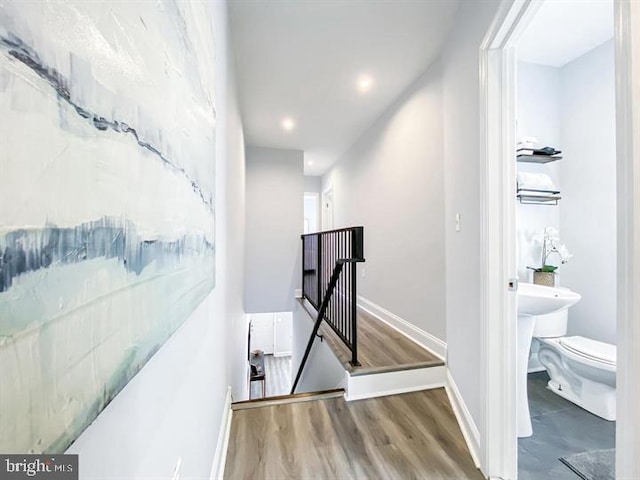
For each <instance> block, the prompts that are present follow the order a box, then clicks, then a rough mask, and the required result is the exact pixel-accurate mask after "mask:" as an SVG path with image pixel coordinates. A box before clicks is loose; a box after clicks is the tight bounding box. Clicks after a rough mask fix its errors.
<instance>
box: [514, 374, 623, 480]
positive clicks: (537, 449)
mask: <svg viewBox="0 0 640 480" xmlns="http://www.w3.org/2000/svg"><path fill="white" fill-rule="evenodd" d="M548 381H549V377H548V375H547V372H538V373H530V374H529V380H528V386H529V409H530V411H531V422H532V424H533V436H531V437H529V438H521V439H519V440H518V479H519V480H549V479H554V480H578V479H579V477H578V476H577V475H576V474H575V473H573V472H572V471H571V470H569V468H567V467H566V466H565V465H563V464H562V463H561V462H560V461H559V460H558V458H560V457H564V456H566V455H572V454H574V453H582V452H586V451H589V450H600V449H605V448H613V447H614V446H615V428H616V425H615V422H609V421H607V420H603V419H602V418H600V417H597V416H595V415H592V414H591V413H589V412H587V411H586V410H583V409H582V408H580V407H578V406H577V405H575V404H573V403H571V402H569V401H568V400H565V399H564V398H562V397H560V396H558V395H556V394H555V393H553V392H552V391H550V390H549V389H547V388H546V386H547V382H548Z"/></svg>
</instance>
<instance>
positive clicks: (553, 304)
mask: <svg viewBox="0 0 640 480" xmlns="http://www.w3.org/2000/svg"><path fill="white" fill-rule="evenodd" d="M581 298H582V297H581V296H580V294H578V293H576V292H572V291H571V290H569V289H566V288H554V287H545V286H543V285H534V284H531V283H521V284H520V285H519V286H518V360H517V389H518V398H517V402H518V403H517V412H518V437H530V436H531V435H532V434H533V429H532V427H531V415H530V414H529V397H528V393H527V367H528V365H529V351H530V349H531V339H532V338H533V329H534V327H535V325H536V315H546V314H547V313H554V312H559V311H560V310H564V309H565V308H569V307H570V306H572V305H574V304H576V303H577V302H578V301H579V300H580V299H581Z"/></svg>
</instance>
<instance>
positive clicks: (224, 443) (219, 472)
mask: <svg viewBox="0 0 640 480" xmlns="http://www.w3.org/2000/svg"><path fill="white" fill-rule="evenodd" d="M232 416H233V411H232V410H231V387H229V388H228V389H227V396H226V398H225V400H224V407H223V411H222V420H221V421H220V431H219V432H218V443H217V445H216V453H215V455H214V456H213V463H212V465H211V475H210V477H209V479H210V480H222V478H223V477H224V467H225V464H226V462H227V448H228V447H229V436H230V434H231V417H232Z"/></svg>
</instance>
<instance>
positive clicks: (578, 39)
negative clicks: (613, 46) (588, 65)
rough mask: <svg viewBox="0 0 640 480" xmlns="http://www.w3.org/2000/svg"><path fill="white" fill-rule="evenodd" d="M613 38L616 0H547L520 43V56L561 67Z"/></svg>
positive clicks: (526, 60) (532, 61)
mask: <svg viewBox="0 0 640 480" xmlns="http://www.w3.org/2000/svg"><path fill="white" fill-rule="evenodd" d="M611 38H613V0H546V1H545V2H544V3H543V4H542V5H541V6H540V9H539V10H538V12H537V13H536V15H535V17H534V18H533V19H532V21H531V23H530V24H529V25H528V26H527V29H526V31H525V32H524V34H523V36H522V38H521V40H520V42H519V43H518V58H519V60H522V61H525V62H531V63H539V64H542V65H550V66H552V67H562V66H564V65H566V64H567V63H569V62H570V61H572V60H575V59H576V58H578V57H581V56H582V55H584V54H585V53H587V52H588V51H590V50H593V49H594V48H595V47H597V46H598V45H601V44H603V43H604V42H606V41H607V40H609V39H611Z"/></svg>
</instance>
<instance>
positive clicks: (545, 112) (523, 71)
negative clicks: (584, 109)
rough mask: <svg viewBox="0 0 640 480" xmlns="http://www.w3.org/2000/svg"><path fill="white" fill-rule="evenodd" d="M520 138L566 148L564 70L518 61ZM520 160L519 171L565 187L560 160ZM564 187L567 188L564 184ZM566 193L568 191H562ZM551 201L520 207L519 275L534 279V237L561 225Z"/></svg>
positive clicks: (536, 254)
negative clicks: (562, 94)
mask: <svg viewBox="0 0 640 480" xmlns="http://www.w3.org/2000/svg"><path fill="white" fill-rule="evenodd" d="M517 111H518V113H517V121H518V127H517V138H518V139H520V138H522V137H535V138H537V139H538V140H539V142H540V143H541V144H542V145H543V146H551V147H555V148H558V149H560V150H562V142H561V139H560V125H561V106H560V70H559V69H558V68H555V67H548V66H544V65H536V64H533V63H525V62H520V63H518V85H517ZM561 162H563V160H560V161H558V162H552V163H547V164H544V165H541V164H535V163H518V164H517V168H518V171H519V172H532V173H546V174H548V175H549V176H550V177H551V179H552V180H553V182H554V184H555V185H556V186H558V187H561V186H562V185H561V183H562V182H561V179H560V163H561ZM560 190H564V189H562V188H560ZM562 193H564V192H562ZM562 202H563V201H561V202H560V203H561V205H560V206H550V205H523V204H521V203H519V202H518V204H517V210H516V224H517V226H516V238H517V246H518V279H519V280H520V281H521V282H532V281H533V280H532V278H531V277H532V274H531V270H527V266H531V267H539V266H540V262H541V255H540V253H541V248H540V245H539V244H537V243H536V242H535V241H534V237H535V236H537V235H540V234H541V232H543V231H544V229H545V228H546V227H554V228H556V229H559V228H560V208H561V206H562Z"/></svg>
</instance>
